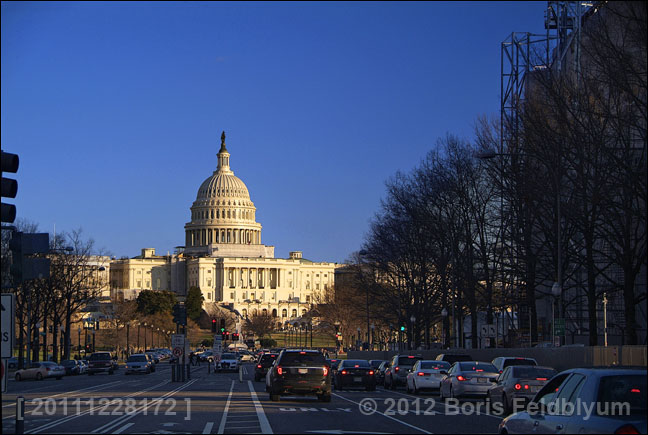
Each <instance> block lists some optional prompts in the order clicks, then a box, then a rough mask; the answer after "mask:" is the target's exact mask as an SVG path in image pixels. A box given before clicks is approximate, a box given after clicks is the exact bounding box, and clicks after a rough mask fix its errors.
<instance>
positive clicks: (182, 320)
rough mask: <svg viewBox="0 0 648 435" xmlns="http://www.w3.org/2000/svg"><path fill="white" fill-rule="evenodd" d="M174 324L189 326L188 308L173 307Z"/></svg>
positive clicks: (182, 306)
mask: <svg viewBox="0 0 648 435" xmlns="http://www.w3.org/2000/svg"><path fill="white" fill-rule="evenodd" d="M173 322H174V323H177V324H179V325H186V324H187V307H185V306H184V305H181V304H175V305H174V306H173Z"/></svg>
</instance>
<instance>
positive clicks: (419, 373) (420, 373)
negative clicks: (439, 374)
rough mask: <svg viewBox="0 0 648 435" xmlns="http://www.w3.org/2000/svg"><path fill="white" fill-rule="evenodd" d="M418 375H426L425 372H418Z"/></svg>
mask: <svg viewBox="0 0 648 435" xmlns="http://www.w3.org/2000/svg"><path fill="white" fill-rule="evenodd" d="M416 376H425V373H423V372H418V373H417V374H416Z"/></svg>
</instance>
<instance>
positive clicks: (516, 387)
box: [513, 384, 522, 391]
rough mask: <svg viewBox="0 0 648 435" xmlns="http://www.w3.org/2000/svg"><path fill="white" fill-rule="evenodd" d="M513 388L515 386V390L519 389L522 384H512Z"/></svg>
mask: <svg viewBox="0 0 648 435" xmlns="http://www.w3.org/2000/svg"><path fill="white" fill-rule="evenodd" d="M513 388H515V389H516V390H518V391H519V390H521V389H522V385H520V384H515V386H514V387H513Z"/></svg>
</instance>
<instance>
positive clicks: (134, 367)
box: [125, 353, 155, 375]
mask: <svg viewBox="0 0 648 435" xmlns="http://www.w3.org/2000/svg"><path fill="white" fill-rule="evenodd" d="M154 365H155V364H154V363H153V362H151V360H150V359H149V357H148V356H147V355H146V354H143V353H134V354H132V355H131V356H129V357H128V359H127V360H126V370H125V374H127V375H130V374H131V373H146V374H149V373H151V372H153V371H154V370H155V369H154V368H153V366H154Z"/></svg>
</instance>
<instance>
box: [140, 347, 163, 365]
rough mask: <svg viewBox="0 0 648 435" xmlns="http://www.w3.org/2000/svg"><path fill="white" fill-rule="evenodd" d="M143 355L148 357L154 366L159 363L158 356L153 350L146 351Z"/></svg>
mask: <svg viewBox="0 0 648 435" xmlns="http://www.w3.org/2000/svg"><path fill="white" fill-rule="evenodd" d="M144 353H146V354H147V355H150V357H151V359H152V360H153V362H154V363H155V364H157V363H159V362H160V355H158V354H157V352H155V351H153V350H147V351H145V352H144Z"/></svg>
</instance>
